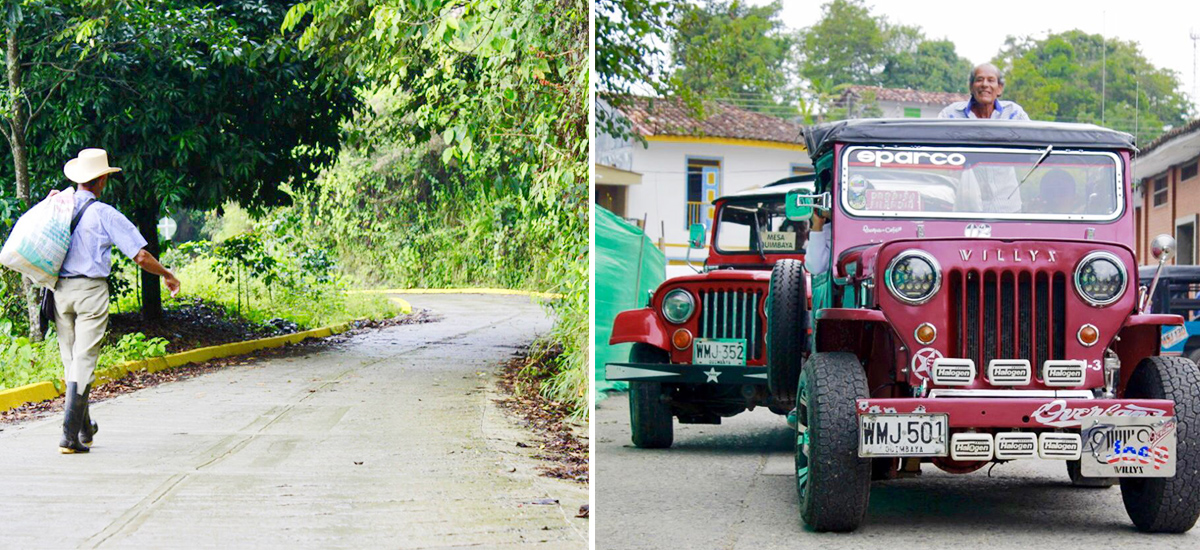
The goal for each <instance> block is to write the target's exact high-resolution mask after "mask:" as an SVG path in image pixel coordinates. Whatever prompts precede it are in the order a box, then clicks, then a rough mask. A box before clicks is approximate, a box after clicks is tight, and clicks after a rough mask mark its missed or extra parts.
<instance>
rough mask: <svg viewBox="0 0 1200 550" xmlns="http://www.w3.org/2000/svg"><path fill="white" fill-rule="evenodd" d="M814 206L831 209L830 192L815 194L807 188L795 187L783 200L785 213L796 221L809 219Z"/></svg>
mask: <svg viewBox="0 0 1200 550" xmlns="http://www.w3.org/2000/svg"><path fill="white" fill-rule="evenodd" d="M813 208H820V209H822V210H829V193H821V194H819V195H815V194H813V193H812V192H811V191H809V190H807V189H793V190H791V191H788V194H787V198H785V199H784V200H783V215H784V216H786V217H787V219H789V220H791V221H794V222H802V221H808V219H809V218H811V217H812V213H813Z"/></svg>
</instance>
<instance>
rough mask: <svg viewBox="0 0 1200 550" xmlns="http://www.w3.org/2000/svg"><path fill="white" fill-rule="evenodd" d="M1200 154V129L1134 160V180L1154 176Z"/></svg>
mask: <svg viewBox="0 0 1200 550" xmlns="http://www.w3.org/2000/svg"><path fill="white" fill-rule="evenodd" d="M1197 154H1200V129H1197V130H1196V131H1194V132H1190V133H1187V134H1183V135H1181V136H1178V137H1176V138H1174V139H1171V140H1170V141H1167V142H1166V143H1163V144H1162V145H1159V146H1157V147H1155V148H1154V150H1153V151H1150V152H1149V153H1147V154H1146V155H1145V156H1139V157H1137V158H1136V159H1134V161H1133V181H1139V180H1142V179H1145V178H1149V177H1153V176H1156V175H1158V174H1161V173H1163V172H1166V171H1167V169H1169V168H1171V167H1172V166H1175V165H1177V164H1180V163H1183V162H1187V161H1189V160H1192V159H1194V158H1196V155H1197Z"/></svg>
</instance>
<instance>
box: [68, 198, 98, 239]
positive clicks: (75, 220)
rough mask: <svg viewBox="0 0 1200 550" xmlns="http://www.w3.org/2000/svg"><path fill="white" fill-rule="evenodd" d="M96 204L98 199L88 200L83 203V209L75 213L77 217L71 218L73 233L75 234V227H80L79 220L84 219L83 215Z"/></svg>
mask: <svg viewBox="0 0 1200 550" xmlns="http://www.w3.org/2000/svg"><path fill="white" fill-rule="evenodd" d="M95 203H96V199H88V200H87V202H85V203H83V207H82V208H80V209H79V211H78V212H76V213H75V217H74V218H71V233H75V227H76V226H78V225H79V220H81V219H83V213H84V212H87V209H88V207H90V206H91V205H93V204H95Z"/></svg>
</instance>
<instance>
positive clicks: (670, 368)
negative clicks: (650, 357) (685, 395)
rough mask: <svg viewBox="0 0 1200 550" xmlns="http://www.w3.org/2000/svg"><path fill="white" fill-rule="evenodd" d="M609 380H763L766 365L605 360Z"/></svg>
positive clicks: (606, 374)
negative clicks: (609, 361) (614, 361)
mask: <svg viewBox="0 0 1200 550" xmlns="http://www.w3.org/2000/svg"><path fill="white" fill-rule="evenodd" d="M604 373H605V376H604V378H605V379H606V380H609V381H626V382H667V383H672V384H738V385H745V384H756V385H766V384H767V367H765V366H762V367H755V366H733V365H692V364H687V363H668V364H664V363H608V364H607V365H606V366H605V371H604Z"/></svg>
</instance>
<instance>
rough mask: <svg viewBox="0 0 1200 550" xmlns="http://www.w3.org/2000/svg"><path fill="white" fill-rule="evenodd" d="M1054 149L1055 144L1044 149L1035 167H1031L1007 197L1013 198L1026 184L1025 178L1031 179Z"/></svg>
mask: <svg viewBox="0 0 1200 550" xmlns="http://www.w3.org/2000/svg"><path fill="white" fill-rule="evenodd" d="M1053 151H1054V146H1053V145H1047V146H1046V150H1045V151H1042V156H1040V157H1038V159H1037V162H1035V163H1033V167H1032V168H1030V169H1029V172H1027V173H1026V174H1025V177H1023V178H1021V182H1020V183H1018V184H1017V187H1016V188H1015V189H1013V190H1012V192H1011V193H1009V194H1008V197H1006V199H1011V198H1012V196H1013V195H1014V194H1016V192H1017V191H1020V190H1021V186H1022V185H1025V180H1027V179H1029V176H1032V175H1033V172H1034V171H1035V170H1037V169H1038V166H1041V165H1042V161H1044V160H1046V157H1048V156H1050V153H1051V152H1053Z"/></svg>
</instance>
